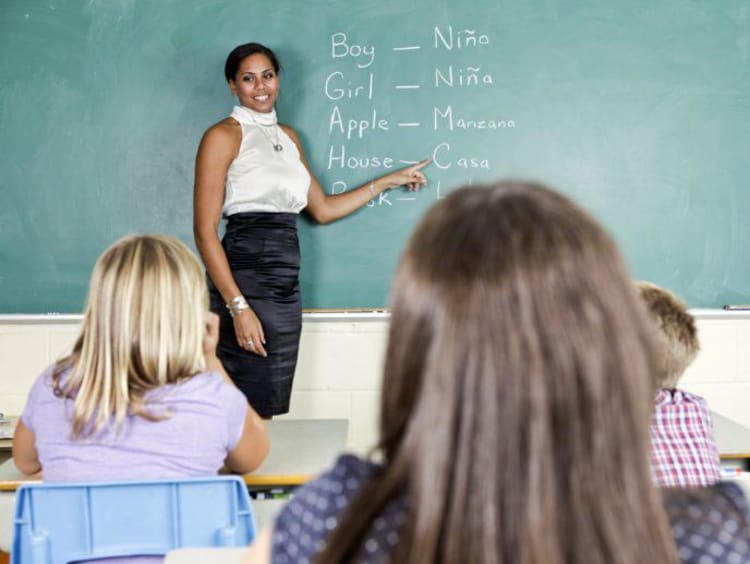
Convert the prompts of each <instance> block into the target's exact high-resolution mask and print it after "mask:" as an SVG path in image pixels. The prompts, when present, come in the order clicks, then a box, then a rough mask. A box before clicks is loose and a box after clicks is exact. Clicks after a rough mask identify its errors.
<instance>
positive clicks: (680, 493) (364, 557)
mask: <svg viewBox="0 0 750 564" xmlns="http://www.w3.org/2000/svg"><path fill="white" fill-rule="evenodd" d="M376 469H377V467H376V466H375V465H374V464H371V463H369V462H365V461H362V460H360V459H358V458H356V457H354V456H350V455H346V456H342V457H340V458H339V460H338V461H337V462H336V466H335V467H334V468H333V469H332V470H331V471H329V472H327V473H325V474H323V475H322V476H321V477H320V478H318V479H317V480H313V481H312V482H309V483H308V484H305V485H304V486H302V487H301V488H299V489H298V490H297V491H296V492H295V495H294V498H293V499H292V500H291V501H290V502H289V503H288V504H287V505H286V506H285V507H284V509H282V511H281V513H280V514H279V516H278V517H277V519H276V522H275V524H274V534H273V544H272V557H271V561H272V562H273V563H274V564H298V563H300V562H310V561H313V560H314V559H315V557H316V556H317V555H318V554H319V553H320V551H321V550H323V548H324V547H325V542H326V538H327V537H328V535H329V534H330V532H331V531H332V530H333V529H335V528H336V526H337V525H338V522H339V519H340V518H341V515H342V513H343V511H344V510H345V509H346V507H347V506H348V504H349V503H350V502H351V500H352V499H353V498H354V497H355V495H356V494H357V492H358V491H359V490H360V488H361V487H362V484H363V483H364V482H366V481H367V480H368V479H369V478H370V477H371V476H372V475H373V473H374V472H375V470H376ZM663 492H664V506H665V508H666V510H667V514H668V516H669V521H670V523H671V526H672V534H673V535H674V539H675V542H676V544H677V550H678V555H679V558H680V560H681V562H683V563H684V564H750V523H749V521H748V505H747V501H746V500H745V498H744V496H743V494H742V491H741V490H740V489H739V487H738V486H737V485H736V484H732V483H720V484H717V485H715V486H712V487H708V488H698V489H689V490H678V489H665V490H663ZM405 521H406V500H405V499H398V500H395V501H393V502H391V503H390V504H389V505H388V506H386V508H385V511H383V514H382V515H380V516H379V517H377V518H376V519H375V521H374V522H373V524H372V527H371V528H370V531H369V533H368V534H367V536H366V537H365V539H364V543H363V545H362V548H361V549H360V552H359V555H358V557H357V558H356V559H355V561H356V562H360V563H363V564H386V563H387V562H388V556H389V554H390V553H391V552H392V551H393V550H394V548H395V547H396V546H397V545H398V543H399V538H400V537H399V531H400V530H401V527H402V525H403V524H404V523H405Z"/></svg>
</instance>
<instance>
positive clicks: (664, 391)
mask: <svg viewBox="0 0 750 564" xmlns="http://www.w3.org/2000/svg"><path fill="white" fill-rule="evenodd" d="M638 289H639V290H640V293H641V296H642V297H643V301H644V302H645V304H646V307H647V308H648V311H649V313H650V314H651V317H652V318H653V320H654V321H655V324H656V333H655V342H656V344H657V347H658V349H659V352H660V362H659V366H658V368H657V370H656V371H655V372H654V384H655V387H656V395H655V397H654V413H653V419H652V420H651V473H652V475H653V478H654V481H655V482H656V484H658V485H660V486H709V485H711V484H715V483H716V482H718V481H719V480H721V461H720V460H719V450H718V448H717V447H716V439H715V438H714V430H713V423H712V421H711V412H710V410H709V409H708V403H707V402H706V400H705V399H703V398H702V397H701V396H699V395H696V394H693V393H690V392H687V391H685V390H683V389H680V388H678V387H677V384H678V382H679V381H680V378H681V377H682V375H683V373H684V372H685V370H686V369H687V367H688V366H690V363H692V362H693V360H694V359H695V357H696V355H697V354H698V350H699V348H700V344H699V342H698V331H697V329H696V327H695V319H693V316H692V315H690V312H688V310H687V308H686V307H685V304H684V303H682V302H681V301H680V300H679V299H678V298H677V297H676V296H675V295H674V294H672V293H670V292H668V291H667V290H664V289H662V288H659V287H658V286H656V285H654V284H650V283H648V282H639V283H638Z"/></svg>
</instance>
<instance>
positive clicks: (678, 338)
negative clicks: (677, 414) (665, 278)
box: [637, 282, 700, 389]
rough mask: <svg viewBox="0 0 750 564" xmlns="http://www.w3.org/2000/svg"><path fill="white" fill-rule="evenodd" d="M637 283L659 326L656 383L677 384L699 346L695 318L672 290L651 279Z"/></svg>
mask: <svg viewBox="0 0 750 564" xmlns="http://www.w3.org/2000/svg"><path fill="white" fill-rule="evenodd" d="M637 286H638V289H639V290H640V292H641V296H643V299H644V301H645V303H646V306H647V308H648V310H649V312H650V313H651V317H652V318H653V319H654V321H656V325H657V327H658V328H659V330H658V331H657V332H656V343H657V345H658V347H659V352H660V355H661V362H660V366H659V369H658V370H657V371H655V372H654V375H655V378H654V384H655V386H656V387H657V388H670V389H671V388H674V387H676V386H677V382H678V380H679V379H680V377H681V376H682V374H683V373H684V372H685V369H686V368H687V367H688V366H690V363H691V362H693V360H695V357H696V355H697V354H698V351H699V350H700V344H699V342H698V331H697V330H696V328H695V319H694V318H693V316H692V315H690V313H689V312H688V310H687V307H686V306H685V304H684V303H683V302H681V301H680V300H679V299H678V298H677V296H675V295H674V294H672V293H671V292H669V291H667V290H664V289H663V288H659V287H658V286H656V285H654V284H651V283H649V282H639V283H638V284H637Z"/></svg>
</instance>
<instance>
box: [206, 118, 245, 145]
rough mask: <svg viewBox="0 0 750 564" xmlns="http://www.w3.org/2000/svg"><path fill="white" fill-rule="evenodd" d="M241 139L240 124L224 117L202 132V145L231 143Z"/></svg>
mask: <svg viewBox="0 0 750 564" xmlns="http://www.w3.org/2000/svg"><path fill="white" fill-rule="evenodd" d="M241 140H242V126H241V125H240V124H239V122H238V121H237V120H235V119H234V118H231V117H226V118H224V119H223V120H221V121H218V122H216V123H215V124H213V125H212V126H211V127H209V128H208V129H207V130H206V132H205V133H204V134H203V139H202V141H201V144H202V145H204V146H205V145H206V144H211V145H215V144H220V145H232V144H237V143H239V142H240V141H241Z"/></svg>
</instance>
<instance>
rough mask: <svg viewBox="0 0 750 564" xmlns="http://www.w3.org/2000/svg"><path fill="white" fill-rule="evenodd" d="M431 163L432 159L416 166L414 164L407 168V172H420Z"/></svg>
mask: <svg viewBox="0 0 750 564" xmlns="http://www.w3.org/2000/svg"><path fill="white" fill-rule="evenodd" d="M431 162H432V159H425V160H423V161H421V162H418V163H417V164H415V165H412V166H410V167H409V170H410V171H412V172H417V171H418V170H421V169H423V168H424V167H426V166H427V165H428V164H430V163H431Z"/></svg>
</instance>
